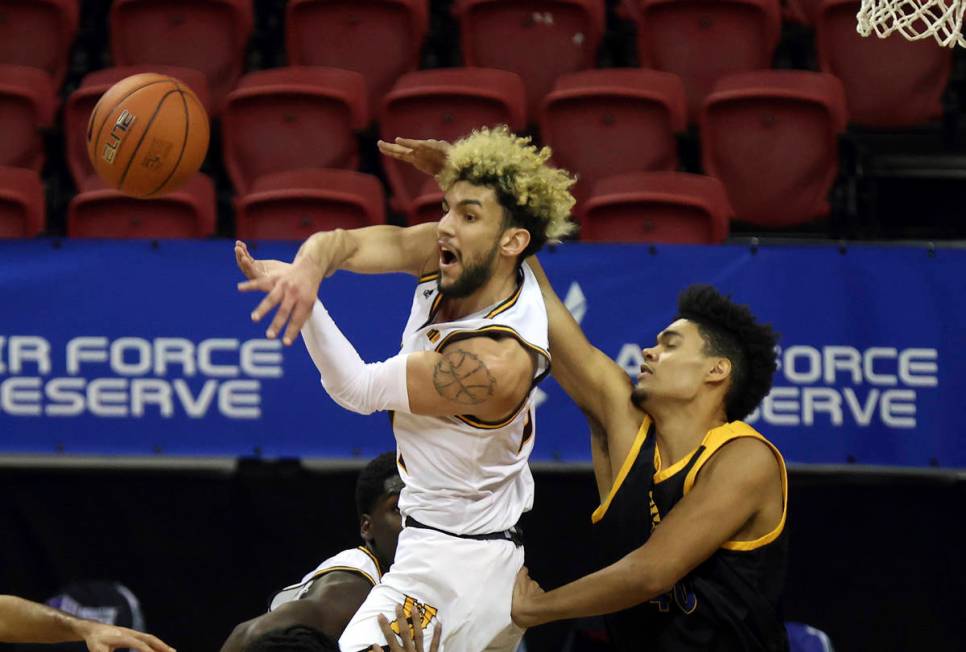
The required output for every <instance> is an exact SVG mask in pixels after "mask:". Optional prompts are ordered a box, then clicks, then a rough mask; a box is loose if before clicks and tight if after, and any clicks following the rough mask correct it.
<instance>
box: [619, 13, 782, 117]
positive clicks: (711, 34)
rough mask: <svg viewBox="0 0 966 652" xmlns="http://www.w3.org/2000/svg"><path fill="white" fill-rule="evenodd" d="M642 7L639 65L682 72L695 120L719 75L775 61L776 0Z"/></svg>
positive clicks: (778, 23)
mask: <svg viewBox="0 0 966 652" xmlns="http://www.w3.org/2000/svg"><path fill="white" fill-rule="evenodd" d="M639 7H640V13H639V14H637V15H638V16H639V19H638V25H637V47H638V54H639V57H640V61H641V65H642V66H645V67H648V68H656V69H657V70H664V71H666V72H672V73H674V74H676V75H678V76H679V77H681V79H682V80H683V81H684V87H685V90H686V92H687V97H688V115H689V116H690V118H691V120H696V119H697V117H698V114H699V113H700V110H701V104H702V102H703V101H704V98H705V97H706V96H707V95H708V93H709V92H711V89H712V88H713V86H714V84H715V82H716V81H717V80H718V79H719V78H721V77H723V76H724V75H728V74H731V73H737V72H744V71H749V70H759V69H762V68H770V67H771V62H772V57H773V55H774V52H775V48H776V47H777V46H778V40H779V37H780V32H781V10H780V6H779V2H778V0H641V1H640V5H639Z"/></svg>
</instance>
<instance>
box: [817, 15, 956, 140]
mask: <svg viewBox="0 0 966 652" xmlns="http://www.w3.org/2000/svg"><path fill="white" fill-rule="evenodd" d="M859 6H860V4H859V2H858V0H824V1H823V2H822V5H821V8H820V10H819V13H818V18H817V24H816V26H815V38H816V47H817V49H818V58H819V65H820V67H821V69H822V71H823V72H827V73H831V74H833V75H835V76H836V77H838V78H839V79H841V80H842V84H843V85H844V87H845V97H846V101H847V103H848V107H849V118H850V120H851V121H852V122H854V123H855V124H858V125H863V126H868V127H904V126H910V125H915V124H920V123H923V122H928V121H930V120H934V119H936V118H939V117H941V116H942V95H943V92H944V91H945V90H946V86H947V85H948V83H949V77H950V74H951V72H952V66H953V51H952V49H951V48H942V47H939V46H937V45H936V43H935V42H934V41H932V40H931V39H928V40H922V41H907V40H906V39H904V38H902V37H901V36H900V35H898V34H896V35H893V36H891V37H889V38H884V39H880V38H876V37H875V36H872V37H869V38H863V37H862V36H860V35H859V34H858V33H857V32H856V31H855V15H856V13H857V12H858V10H859Z"/></svg>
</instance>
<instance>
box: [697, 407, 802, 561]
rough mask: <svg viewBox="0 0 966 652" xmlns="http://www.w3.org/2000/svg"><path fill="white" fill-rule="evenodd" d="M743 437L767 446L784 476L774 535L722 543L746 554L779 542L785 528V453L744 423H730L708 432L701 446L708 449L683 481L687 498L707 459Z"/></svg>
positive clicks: (786, 495) (786, 475) (786, 482)
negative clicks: (779, 514) (779, 515)
mask: <svg viewBox="0 0 966 652" xmlns="http://www.w3.org/2000/svg"><path fill="white" fill-rule="evenodd" d="M744 437H750V438H752V439H757V440H758V441H760V442H762V443H764V444H767V445H768V448H770V449H771V452H772V453H773V454H774V455H775V459H776V460H778V466H779V468H780V469H781V475H782V516H781V519H780V520H779V521H778V525H776V526H775V528H774V529H773V530H772V531H771V532H768V533H767V534H765V535H763V536H760V537H758V538H757V539H752V540H749V541H726V542H724V543H723V544H721V547H722V548H724V549H725V550H739V551H747V550H755V549H757V548H761V547H762V546H766V545H768V544H769V543H771V542H772V541H774V540H775V539H777V538H778V536H779V535H780V534H781V533H782V531H783V530H784V529H785V518H786V516H787V515H788V470H787V469H786V468H785V460H784V458H782V454H781V453H780V452H779V450H778V448H776V447H775V445H774V444H772V443H771V442H770V441H768V440H767V439H765V438H764V436H762V434H761V433H760V432H758V431H757V430H755V429H754V428H752V427H751V426H749V425H748V424H747V423H744V422H743V421H732V422H731V423H728V424H725V425H723V426H720V427H718V428H715V429H714V430H712V431H710V432H709V433H708V435H707V436H706V437H705V441H704V442H703V443H702V445H704V446H705V449H704V451H702V452H701V457H699V458H698V460H697V461H696V462H695V464H694V466H693V467H692V468H691V470H690V471H688V475H687V477H685V479H684V495H685V496H686V495H687V494H688V492H689V491H691V488H692V487H693V486H694V483H695V482H696V481H697V478H698V472H699V471H700V470H701V468H702V467H703V466H704V465H705V464H706V463H707V462H708V460H709V459H711V456H712V455H714V454H715V453H716V452H717V451H718V450H719V449H720V448H721V447H722V446H724V445H725V444H727V443H728V442H730V441H734V440H735V439H741V438H744Z"/></svg>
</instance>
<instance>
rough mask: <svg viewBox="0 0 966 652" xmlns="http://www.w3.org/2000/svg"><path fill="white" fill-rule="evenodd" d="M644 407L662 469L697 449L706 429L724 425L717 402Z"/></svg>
mask: <svg viewBox="0 0 966 652" xmlns="http://www.w3.org/2000/svg"><path fill="white" fill-rule="evenodd" d="M648 407H649V409H648V413H649V414H650V415H651V419H652V420H653V421H654V432H655V433H656V435H657V445H658V449H659V450H660V452H661V461H662V462H661V465H662V466H663V467H665V468H667V467H668V466H670V465H671V464H674V463H675V462H677V461H678V460H680V459H681V458H682V457H684V456H685V455H687V454H688V453H690V452H691V451H692V450H694V449H695V448H697V446H698V444H700V443H701V440H703V439H704V436H705V435H706V434H708V431H709V430H712V429H713V428H717V427H718V426H721V425H724V424H725V423H726V422H727V419H726V418H725V415H724V411H723V410H722V409H721V406H720V404H719V403H717V402H715V403H713V404H709V403H708V402H707V401H704V400H701V399H695V400H692V401H687V402H680V403H679V402H673V403H667V404H663V405H660V406H648Z"/></svg>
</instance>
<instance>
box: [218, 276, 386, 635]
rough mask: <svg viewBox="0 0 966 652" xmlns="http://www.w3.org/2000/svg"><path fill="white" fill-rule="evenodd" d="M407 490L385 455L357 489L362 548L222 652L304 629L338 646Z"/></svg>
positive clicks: (276, 604) (240, 629) (280, 597)
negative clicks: (272, 633)
mask: <svg viewBox="0 0 966 652" xmlns="http://www.w3.org/2000/svg"><path fill="white" fill-rule="evenodd" d="M238 262H239V267H241V270H242V272H244V273H245V275H246V276H247V277H248V278H255V277H256V275H257V274H258V273H259V271H258V270H257V269H256V268H255V267H254V266H253V265H252V262H253V261H251V259H248V260H246V259H244V258H242V259H239V261H238ZM402 486H403V483H402V479H401V478H400V477H399V472H398V470H397V468H396V456H395V453H383V454H382V455H380V456H378V457H376V458H375V459H373V460H372V461H370V462H369V463H368V464H366V466H365V468H363V469H362V471H361V472H360V473H359V477H358V478H357V479H356V487H355V500H356V511H357V513H358V515H359V535H360V537H361V538H362V541H363V545H361V546H357V547H355V548H349V549H347V550H343V551H342V552H340V553H338V554H336V555H334V556H332V557H329V558H328V559H326V560H325V561H323V562H322V563H321V564H319V565H318V566H317V567H316V568H315V569H313V570H312V571H311V572H310V573H308V574H306V575H305V577H303V578H302V580H301V581H300V582H299V583H297V584H293V585H291V586H287V587H285V588H283V589H282V590H281V591H279V592H278V593H276V594H275V596H274V597H273V598H272V600H271V606H270V607H269V611H268V613H265V614H262V615H261V616H258V617H257V618H253V619H251V620H248V621H246V622H243V623H241V624H239V625H238V626H237V627H235V629H234V630H233V631H232V633H231V635H230V636H229V637H228V640H226V641H225V644H224V645H223V646H222V648H221V652H242V651H244V650H246V649H247V648H248V646H249V645H251V644H252V642H254V641H255V640H257V639H258V638H259V637H261V636H263V635H264V634H266V633H267V632H270V631H273V630H279V629H285V628H290V627H293V626H299V625H301V626H304V627H310V628H314V629H317V630H318V631H320V632H321V633H322V634H324V635H325V636H328V637H330V638H332V639H335V640H338V638H339V636H341V635H342V631H343V630H344V629H345V626H346V625H347V624H348V622H349V619H350V618H352V616H353V614H355V612H356V610H358V608H359V606H360V605H361V604H362V603H363V601H364V600H365V599H366V596H368V595H369V591H370V590H372V587H374V586H375V585H377V584H378V583H379V582H380V580H381V579H382V575H383V573H384V572H385V571H386V570H388V569H389V566H390V565H391V564H392V560H393V557H394V556H395V554H396V542H397V540H398V538H399V531H400V530H401V529H402V522H401V520H400V516H399V508H398V501H399V492H400V490H401V489H402ZM276 638H281V636H280V635H278V634H276Z"/></svg>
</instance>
